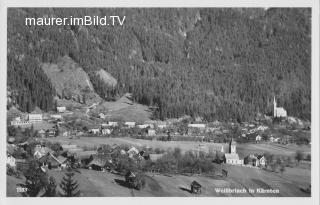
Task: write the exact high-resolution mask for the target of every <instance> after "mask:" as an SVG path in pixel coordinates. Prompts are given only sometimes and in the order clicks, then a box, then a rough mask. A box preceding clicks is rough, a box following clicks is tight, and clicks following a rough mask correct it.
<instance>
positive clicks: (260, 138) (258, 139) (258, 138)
mask: <svg viewBox="0 0 320 205" xmlns="http://www.w3.org/2000/svg"><path fill="white" fill-rule="evenodd" d="M261 140H262V137H261V136H260V135H257V136H256V143H259V142H261Z"/></svg>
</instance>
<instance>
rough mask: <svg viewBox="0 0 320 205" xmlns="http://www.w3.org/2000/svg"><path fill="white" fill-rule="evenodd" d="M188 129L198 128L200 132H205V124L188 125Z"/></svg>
mask: <svg viewBox="0 0 320 205" xmlns="http://www.w3.org/2000/svg"><path fill="white" fill-rule="evenodd" d="M188 128H198V129H200V130H205V129H206V124H188Z"/></svg>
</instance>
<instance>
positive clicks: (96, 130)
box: [90, 128, 100, 134]
mask: <svg viewBox="0 0 320 205" xmlns="http://www.w3.org/2000/svg"><path fill="white" fill-rule="evenodd" d="M90 133H92V134H99V133H100V129H99V128H93V129H91V130H90Z"/></svg>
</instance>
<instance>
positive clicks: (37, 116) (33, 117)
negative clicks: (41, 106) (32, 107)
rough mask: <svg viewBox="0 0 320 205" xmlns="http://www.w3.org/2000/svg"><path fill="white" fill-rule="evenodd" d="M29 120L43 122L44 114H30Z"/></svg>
mask: <svg viewBox="0 0 320 205" xmlns="http://www.w3.org/2000/svg"><path fill="white" fill-rule="evenodd" d="M28 120H29V122H42V114H29V115H28Z"/></svg>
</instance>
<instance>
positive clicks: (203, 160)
mask: <svg viewBox="0 0 320 205" xmlns="http://www.w3.org/2000/svg"><path fill="white" fill-rule="evenodd" d="M313 11H314V10H313V9H312V7H289V6H288V7H210V6H208V7H203V6H201V7H184V6H183V5H181V6H180V7H102V6H101V7H77V5H74V6H73V7H19V6H16V7H7V8H6V22H7V27H6V30H3V31H2V32H3V33H5V34H6V47H5V49H6V53H5V54H3V55H5V58H6V65H5V66H6V72H4V73H3V75H5V78H6V91H5V92H6V93H5V94H4V93H3V95H5V99H6V113H4V116H3V119H2V121H3V123H5V122H6V125H5V132H4V133H3V135H5V137H4V136H3V138H2V140H3V141H4V143H5V146H6V155H5V158H6V166H5V171H6V175H5V180H2V181H3V182H5V183H6V196H5V197H9V198H10V197H211V199H213V197H220V198H221V197H227V198H229V197H248V198H253V197H271V198H277V197H299V198H311V196H315V195H317V194H318V193H315V192H314V191H312V190H313V189H312V183H314V182H313V181H314V179H317V180H318V179H319V178H312V177H314V176H312V167H313V166H314V165H313V163H318V161H319V158H318V157H319V156H314V155H312V152H313V149H317V150H318V149H319V146H318V144H313V143H314V141H313V140H314V138H315V137H316V138H319V136H318V135H317V136H313V134H312V133H313V129H315V126H314V125H315V124H313V122H312V119H313V118H312V115H314V114H316V115H319V113H315V112H314V111H312V101H313V95H312V92H311V90H312V89H311V88H312V71H313V70H312V65H313V64H312V60H313V59H312V52H313V50H312V42H313V38H319V36H313V35H312V33H313V30H312V29H313V27H312V25H313V24H312V16H313ZM317 46H318V45H317ZM317 60H319V59H317ZM318 77H319V76H318ZM317 79H318V78H317ZM315 89H318V88H315ZM316 92H319V90H317V91H316ZM318 94H319V93H318ZM316 106H317V107H319V104H318V105H316ZM311 125H312V126H311ZM316 126H317V125H316ZM316 129H319V128H316ZM316 142H317V143H318V142H319V140H318V139H317V141H316ZM311 147H312V149H311ZM314 159H315V160H316V161H314ZM3 164H4V163H3ZM317 166H318V165H317ZM3 172H4V171H3ZM316 174H317V173H316ZM316 183H318V182H316Z"/></svg>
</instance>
